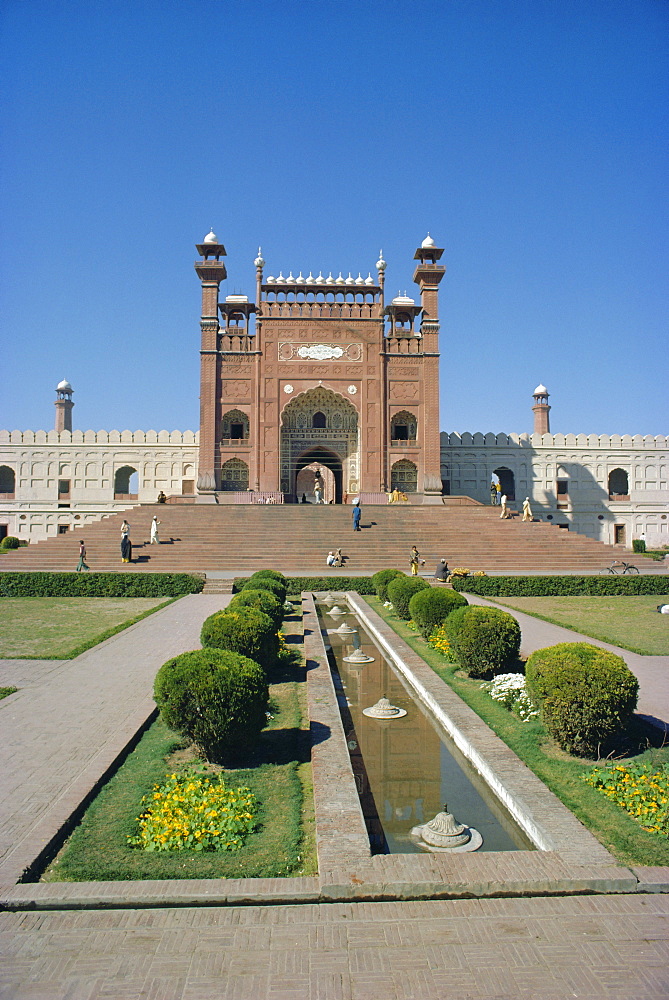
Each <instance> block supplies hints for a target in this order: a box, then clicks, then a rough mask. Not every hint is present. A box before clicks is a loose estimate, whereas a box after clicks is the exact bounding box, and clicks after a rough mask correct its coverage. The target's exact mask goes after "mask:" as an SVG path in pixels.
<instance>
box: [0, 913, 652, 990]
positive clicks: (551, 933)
mask: <svg viewBox="0 0 669 1000" xmlns="http://www.w3.org/2000/svg"><path fill="white" fill-rule="evenodd" d="M668 940H669V897H668V896H665V895H650V896H639V895H636V894H635V895H632V896H570V897H566V898H564V897H563V898H560V897H548V898H543V899H488V900H477V899H471V900H446V901H423V902H405V903H335V904H331V905H320V906H319V905H304V906H271V907H258V906H249V907H232V908H225V909H220V908H217V907H213V908H211V907H210V908H197V909H192V908H184V909H158V910H155V909H154V910H116V911H69V912H39V913H35V912H28V913H2V914H0V941H1V942H2V944H1V946H2V950H3V954H4V960H3V962H2V965H1V967H0V998H2V1000H100V998H102V997H108V998H112V1000H134V998H140V997H141V998H143V1000H221V998H226V1000H227V998H229V1000H233V998H234V1000H447V998H457V1000H519V998H525V1000H538V998H541V1000H571V998H573V997H578V998H580V1000H611V998H620V1000H660V998H666V997H669V945H668V943H667V942H668Z"/></svg>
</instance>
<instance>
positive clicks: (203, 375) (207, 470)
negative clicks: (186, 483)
mask: <svg viewBox="0 0 669 1000" xmlns="http://www.w3.org/2000/svg"><path fill="white" fill-rule="evenodd" d="M196 250H197V252H198V253H199V254H200V257H201V258H202V260H199V261H197V262H196V264H195V270H196V272H197V276H198V278H199V279H200V281H201V282H202V315H201V317H200V329H201V331H202V338H201V348H200V447H199V460H198V479H197V491H198V493H208V494H213V493H214V492H215V490H216V488H217V485H218V484H217V482H216V470H217V465H218V464H220V459H219V456H218V455H217V453H216V420H217V417H218V401H217V398H216V389H217V385H218V374H219V371H218V368H219V361H218V332H219V324H218V286H219V285H220V283H221V281H223V279H224V278H225V277H227V271H226V270H225V264H224V263H223V261H222V260H221V259H220V258H221V257H225V256H226V253H225V247H224V246H223V244H222V243H219V242H218V237H217V236H216V234H215V233H214V232H213V230H211V231H210V232H209V233H208V234H207V235H206V236H205V238H204V240H203V241H202V243H198V244H197V245H196ZM210 258H213V259H210ZM212 502H213V498H212Z"/></svg>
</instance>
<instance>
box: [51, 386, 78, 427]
mask: <svg viewBox="0 0 669 1000" xmlns="http://www.w3.org/2000/svg"><path fill="white" fill-rule="evenodd" d="M73 392H74V390H73V388H72V386H71V385H70V383H69V382H68V381H67V379H63V381H62V382H59V383H58V385H57V386H56V401H55V403H54V406H55V407H56V423H55V429H56V430H57V431H71V430H72V407H73V406H74V403H73V402H72V393H73Z"/></svg>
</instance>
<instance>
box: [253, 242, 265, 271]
mask: <svg viewBox="0 0 669 1000" xmlns="http://www.w3.org/2000/svg"><path fill="white" fill-rule="evenodd" d="M253 263H254V264H255V266H256V267H264V266H265V261H264V260H263V255H262V247H258V256H257V257H256V259H255V260H254V261H253Z"/></svg>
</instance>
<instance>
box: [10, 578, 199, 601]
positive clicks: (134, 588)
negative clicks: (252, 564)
mask: <svg viewBox="0 0 669 1000" xmlns="http://www.w3.org/2000/svg"><path fill="white" fill-rule="evenodd" d="M203 587H204V578H203V577H199V576H189V575H188V574H187V573H137V574H134V573H0V596H2V597H181V596H182V595H183V594H199V593H201V591H202V588H203Z"/></svg>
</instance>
